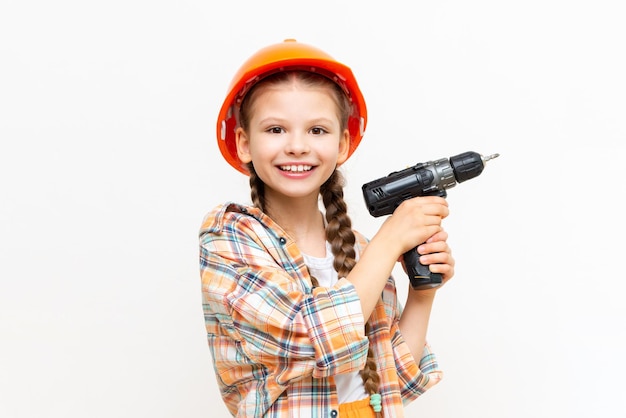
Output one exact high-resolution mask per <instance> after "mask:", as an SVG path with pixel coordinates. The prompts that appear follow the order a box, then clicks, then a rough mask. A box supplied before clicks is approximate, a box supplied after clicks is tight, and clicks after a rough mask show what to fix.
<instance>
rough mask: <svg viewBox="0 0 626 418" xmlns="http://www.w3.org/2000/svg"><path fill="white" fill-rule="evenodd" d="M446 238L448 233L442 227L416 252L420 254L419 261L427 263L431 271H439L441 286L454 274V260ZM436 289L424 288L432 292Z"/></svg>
mask: <svg viewBox="0 0 626 418" xmlns="http://www.w3.org/2000/svg"><path fill="white" fill-rule="evenodd" d="M447 239H448V233H447V232H446V231H444V230H443V229H442V230H441V231H439V232H437V233H436V234H435V235H433V236H432V237H430V238H428V239H427V240H426V242H425V243H424V244H421V245H420V246H418V247H417V252H418V253H419V254H421V256H420V263H422V264H424V265H428V267H429V269H430V271H431V272H433V273H441V276H442V282H443V283H442V286H443V285H444V284H445V283H446V282H447V281H448V280H450V279H451V278H452V276H454V264H455V260H454V257H452V250H451V249H450V247H449V246H448V242H447ZM440 287H441V286H440ZM436 289H437V288H435V289H426V290H432V291H433V292H434V291H435V290H436ZM416 292H417V291H416ZM420 292H421V291H420Z"/></svg>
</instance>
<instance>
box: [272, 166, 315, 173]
mask: <svg viewBox="0 0 626 418" xmlns="http://www.w3.org/2000/svg"><path fill="white" fill-rule="evenodd" d="M278 168H280V169H281V170H282V171H288V172H291V173H303V172H306V171H311V170H312V169H313V166H311V165H302V164H300V165H281V166H279V167H278Z"/></svg>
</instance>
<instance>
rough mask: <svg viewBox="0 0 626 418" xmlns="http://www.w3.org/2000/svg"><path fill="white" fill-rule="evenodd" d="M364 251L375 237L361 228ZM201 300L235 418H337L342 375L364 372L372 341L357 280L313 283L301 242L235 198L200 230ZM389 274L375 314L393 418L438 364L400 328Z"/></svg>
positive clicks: (386, 404) (374, 335)
mask: <svg viewBox="0 0 626 418" xmlns="http://www.w3.org/2000/svg"><path fill="white" fill-rule="evenodd" d="M356 236H357V243H356V250H357V254H358V253H360V252H361V251H363V249H364V247H365V246H366V244H367V240H366V239H365V238H364V237H363V236H362V235H361V234H359V233H356ZM200 271H201V279H202V303H203V310H204V319H205V325H206V330H207V337H208V345H209V348H210V352H211V356H212V358H213V364H214V368H215V373H216V377H217V381H218V384H219V387H220V391H221V395H222V398H223V400H224V402H225V404H226V406H227V407H228V409H229V411H230V412H231V413H232V414H233V416H237V417H261V416H264V417H312V418H313V417H314V418H320V417H330V418H333V417H336V416H337V410H338V401H337V390H336V387H335V380H334V377H333V376H335V375H337V374H340V373H348V372H354V371H358V370H362V369H363V367H364V365H365V361H366V358H367V350H368V347H369V341H368V337H367V336H365V335H364V318H363V314H362V312H361V306H360V302H359V298H358V296H357V293H356V290H355V288H354V286H353V285H352V284H351V283H350V282H349V281H348V280H346V279H345V278H340V279H339V281H338V282H337V283H336V284H335V285H334V286H333V287H330V288H322V287H318V288H315V289H312V286H311V279H310V276H309V273H308V270H307V268H306V266H305V264H304V259H303V256H302V254H301V252H300V250H299V249H298V247H297V246H296V244H295V242H294V241H293V240H292V239H291V238H290V237H289V236H288V235H287V234H286V233H285V231H284V230H283V229H282V228H281V227H280V226H279V225H277V224H276V223H275V222H274V221H272V219H270V218H269V217H268V216H266V215H264V214H263V213H262V212H261V211H259V210H258V209H256V208H252V207H246V206H242V205H237V204H234V203H227V204H224V205H220V206H218V207H216V208H215V209H214V210H213V211H211V212H210V213H209V214H208V215H207V216H206V217H205V219H204V222H203V224H202V227H201V230H200ZM401 309H402V308H401V305H400V304H399V302H398V300H397V297H396V288H395V283H394V281H393V278H391V277H390V278H389V280H388V281H387V285H386V286H385V288H384V290H383V292H382V294H381V298H380V299H379V301H378V304H377V306H376V308H375V310H374V312H373V313H372V315H371V317H370V326H371V329H372V331H371V333H370V335H369V340H371V343H372V349H373V350H374V354H375V356H376V360H377V364H378V373H379V375H380V378H381V382H380V390H379V393H380V394H381V396H382V404H383V408H384V411H383V412H384V414H385V417H387V418H391V417H401V416H403V404H404V405H406V404H407V403H409V402H410V401H412V400H414V399H415V398H417V397H418V396H419V395H421V394H422V393H423V392H424V391H425V390H426V384H427V383H428V376H427V373H430V372H432V371H434V370H436V369H437V363H436V360H435V357H434V355H433V354H432V353H431V351H430V349H429V347H428V346H426V347H424V352H423V356H422V358H421V359H420V362H419V364H417V363H416V362H415V360H414V358H413V356H412V355H411V353H410V351H409V348H408V346H407V345H406V343H405V341H404V339H403V338H402V335H401V334H400V330H399V327H398V320H399V317H400V314H401Z"/></svg>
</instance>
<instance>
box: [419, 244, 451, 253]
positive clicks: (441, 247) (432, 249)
mask: <svg viewBox="0 0 626 418" xmlns="http://www.w3.org/2000/svg"><path fill="white" fill-rule="evenodd" d="M417 252H418V253H420V254H431V253H443V252H447V253H449V252H451V251H450V247H449V246H448V243H447V242H446V241H433V242H428V241H427V242H426V243H425V244H422V245H420V246H418V247H417Z"/></svg>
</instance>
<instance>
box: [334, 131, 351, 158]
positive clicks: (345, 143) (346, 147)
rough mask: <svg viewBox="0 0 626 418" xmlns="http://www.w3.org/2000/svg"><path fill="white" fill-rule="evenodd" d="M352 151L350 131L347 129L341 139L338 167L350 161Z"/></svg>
mask: <svg viewBox="0 0 626 418" xmlns="http://www.w3.org/2000/svg"><path fill="white" fill-rule="evenodd" d="M349 151H350V131H348V130H347V129H346V130H345V131H343V135H341V138H340V139H339V154H338V155H337V167H339V166H340V165H341V164H343V163H345V162H346V160H347V159H348V153H349Z"/></svg>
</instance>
